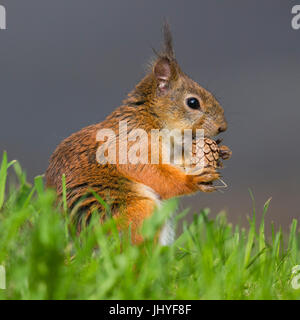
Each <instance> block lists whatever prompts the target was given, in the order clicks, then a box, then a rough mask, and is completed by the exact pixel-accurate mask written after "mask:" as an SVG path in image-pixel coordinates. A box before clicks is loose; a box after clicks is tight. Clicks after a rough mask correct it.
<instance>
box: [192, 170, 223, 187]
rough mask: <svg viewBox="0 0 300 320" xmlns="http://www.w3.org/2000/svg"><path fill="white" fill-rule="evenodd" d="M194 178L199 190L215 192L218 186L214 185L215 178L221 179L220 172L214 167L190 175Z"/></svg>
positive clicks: (193, 180)
mask: <svg viewBox="0 0 300 320" xmlns="http://www.w3.org/2000/svg"><path fill="white" fill-rule="evenodd" d="M189 177H190V178H191V179H192V183H193V184H194V185H196V186H197V188H198V190H199V191H202V192H213V191H216V190H217V188H216V187H215V186H214V185H213V182H214V181H215V180H219V179H220V173H219V172H217V171H216V169H215V168H214V167H206V168H204V169H203V170H202V172H201V174H199V175H191V176H189Z"/></svg>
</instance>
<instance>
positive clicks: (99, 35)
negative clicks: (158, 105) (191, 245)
mask: <svg viewBox="0 0 300 320" xmlns="http://www.w3.org/2000/svg"><path fill="white" fill-rule="evenodd" d="M0 4H2V5H4V6H5V7H6V10H7V27H8V29H7V30H6V31H2V30H1V31H0V97H1V100H0V110H1V112H0V152H1V153H2V151H3V150H7V152H8V156H9V159H18V160H19V161H20V162H21V164H22V166H23V167H24V168H26V170H27V173H28V176H29V178H30V179H31V180H32V178H33V177H34V176H35V175H38V174H42V173H43V172H44V171H45V169H46V168H47V165H48V158H49V157H50V155H51V153H52V151H53V150H54V149H55V147H56V146H57V145H58V144H59V143H60V141H61V140H62V139H63V138H65V137H67V136H68V135H70V134H71V133H73V132H74V131H77V130H79V129H81V128H82V127H84V126H87V125H89V124H93V123H96V122H100V121H102V120H103V119H104V118H105V117H106V116H107V115H108V114H109V113H110V112H111V111H112V110H114V108H116V107H118V106H119V105H120V104H121V101H122V99H123V98H124V97H125V96H126V94H127V93H128V92H129V91H130V90H131V89H132V88H133V87H134V86H135V84H136V83H137V82H138V81H139V80H140V79H141V78H142V77H143V75H144V72H145V69H146V65H147V63H148V61H149V59H150V58H151V56H152V50H151V47H155V48H159V47H160V44H161V39H162V37H161V25H162V22H163V20H164V17H167V18H168V20H169V22H170V24H171V27H172V31H173V36H174V40H175V50H176V55H177V59H178V61H179V63H180V64H181V66H182V69H183V70H184V71H185V72H186V73H187V74H188V75H190V76H191V77H192V78H193V79H194V80H196V81H198V82H199V83H200V84H201V85H202V86H204V87H205V88H207V89H209V90H210V91H212V92H213V93H214V94H215V95H216V97H217V98H218V99H219V101H220V102H221V104H222V105H223V107H224V109H225V113H226V116H227V119H228V122H229V130H228V131H227V132H226V133H225V134H223V137H224V143H226V144H227V145H228V146H230V147H231V149H232V150H233V158H232V159H231V160H230V161H228V162H227V163H226V169H225V170H223V175H224V180H225V181H226V182H227V184H228V185H229V188H228V189H227V190H226V191H225V192H224V193H223V194H221V193H214V194H210V195H207V194H197V195H195V196H193V197H188V198H185V199H183V200H182V201H181V205H180V206H181V208H185V207H187V206H190V207H191V208H192V212H196V211H197V212H199V209H200V208H203V207H210V208H211V210H212V213H213V214H216V213H217V212H219V211H220V210H223V209H225V210H226V211H227V212H228V219H229V221H231V222H233V223H236V222H240V223H242V224H243V225H245V226H246V225H247V219H246V216H247V215H250V214H251V210H252V204H251V198H250V195H249V191H248V188H251V190H252V191H253V193H254V196H255V199H256V205H257V209H258V210H259V212H260V213H261V211H262V206H263V204H264V202H265V201H266V200H267V199H268V198H269V197H272V198H273V200H272V202H271V206H270V210H269V212H268V214H267V220H268V221H274V222H275V225H276V226H277V227H278V226H279V225H282V226H283V227H284V228H288V226H289V225H290V223H291V220H292V218H297V219H298V218H299V214H300V209H299V187H300V186H299V184H300V181H299V170H300V169H299V156H300V150H299V132H298V131H299V127H300V125H299V121H300V105H299V95H300V90H299V89H300V88H299V85H300V30H299V31H295V30H293V29H292V28H291V19H292V14H291V9H292V6H293V5H295V4H300V1H288V0H263V1H261V0H247V1H246V0H245V1H239V0H226V1H218V0H198V1H188V0H187V1H180V0H176V1H175V0H168V1H141V0H130V1H124V0H118V1H115V0H111V1H103V0H102V1H99V0H89V1H83V0H81V1H79V0H63V1H62V0H51V1H50V0H48V1H41V0H26V1H24V0H0Z"/></svg>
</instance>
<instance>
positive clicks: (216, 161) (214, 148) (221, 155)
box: [192, 138, 232, 168]
mask: <svg viewBox="0 0 300 320" xmlns="http://www.w3.org/2000/svg"><path fill="white" fill-rule="evenodd" d="M201 147H202V145H201V143H200V141H199V140H195V141H193V149H192V153H193V157H194V158H195V157H197V152H198V149H199V148H201ZM231 154H232V152H231V150H230V149H229V148H228V147H227V146H219V145H218V143H217V142H216V141H214V140H212V139H208V138H205V139H204V147H203V153H202V152H200V155H201V158H200V159H197V158H196V161H195V162H193V165H194V166H197V165H199V164H200V161H201V160H202V159H203V157H204V163H203V165H204V167H209V166H211V167H214V168H222V166H223V165H222V162H221V160H227V159H229V158H230V157H231Z"/></svg>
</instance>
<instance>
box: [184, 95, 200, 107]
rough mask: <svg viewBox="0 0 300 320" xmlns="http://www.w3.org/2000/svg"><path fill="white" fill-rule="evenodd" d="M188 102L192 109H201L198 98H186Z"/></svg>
mask: <svg viewBox="0 0 300 320" xmlns="http://www.w3.org/2000/svg"><path fill="white" fill-rule="evenodd" d="M186 104H187V105H188V106H189V107H190V108H191V109H200V102H199V100H198V99H197V98H194V97H191V98H188V99H187V100H186Z"/></svg>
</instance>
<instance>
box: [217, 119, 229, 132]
mask: <svg viewBox="0 0 300 320" xmlns="http://www.w3.org/2000/svg"><path fill="white" fill-rule="evenodd" d="M226 130H227V123H226V122H225V123H223V124H222V125H221V126H220V127H219V129H218V132H219V133H221V132H224V131H226Z"/></svg>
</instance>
